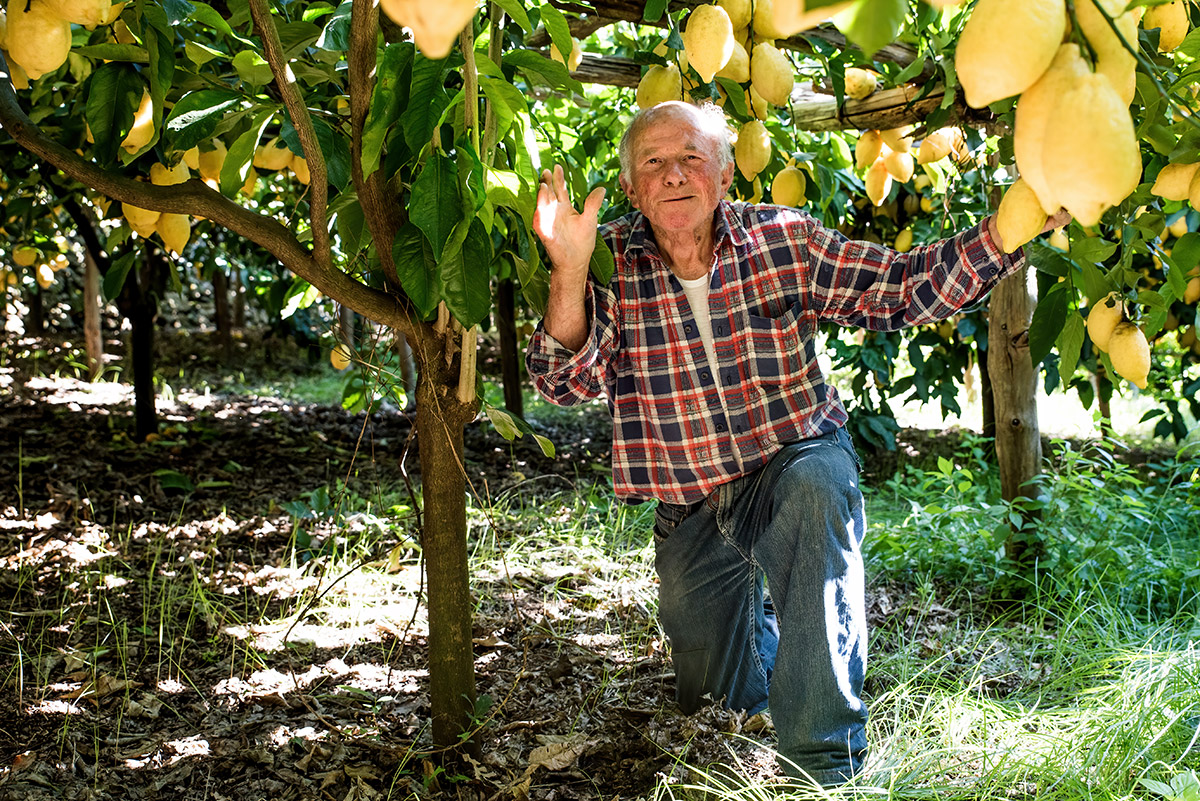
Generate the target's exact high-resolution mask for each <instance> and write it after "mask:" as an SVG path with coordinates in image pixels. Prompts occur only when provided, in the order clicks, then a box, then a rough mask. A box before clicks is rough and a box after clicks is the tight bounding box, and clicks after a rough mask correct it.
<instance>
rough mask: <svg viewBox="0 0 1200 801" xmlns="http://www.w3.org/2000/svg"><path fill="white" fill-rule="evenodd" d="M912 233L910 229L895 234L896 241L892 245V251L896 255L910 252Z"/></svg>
mask: <svg viewBox="0 0 1200 801" xmlns="http://www.w3.org/2000/svg"><path fill="white" fill-rule="evenodd" d="M912 246H913V232H912V229H911V228H905V229H904V230H903V231H901V232H900V233H898V234H896V241H895V242H893V243H892V249H893V250H895V251H896V252H897V253H907V252H908V251H910V250H912Z"/></svg>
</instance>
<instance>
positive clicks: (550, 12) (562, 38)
mask: <svg viewBox="0 0 1200 801" xmlns="http://www.w3.org/2000/svg"><path fill="white" fill-rule="evenodd" d="M541 12H542V24H543V25H545V26H546V32H547V33H549V34H550V41H551V42H553V43H554V46H555V47H556V48H558V52H559V53H560V54H561V55H562V57H563V58H564V59H565V58H567V56H569V55H571V48H572V43H571V26H569V25H568V24H567V18H566V17H564V16H563V13H562V12H561V11H559V10H558V9H557V8H555V7H554V6H552V5H550V4H549V3H543V4H542V6H541Z"/></svg>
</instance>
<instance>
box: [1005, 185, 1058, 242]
mask: <svg viewBox="0 0 1200 801" xmlns="http://www.w3.org/2000/svg"><path fill="white" fill-rule="evenodd" d="M1047 216H1048V215H1047V214H1046V212H1045V211H1044V210H1043V209H1042V206H1041V204H1040V203H1038V199H1037V195H1035V194H1033V190H1032V189H1030V188H1029V184H1027V183H1025V181H1024V180H1023V179H1021V178H1018V179H1017V180H1016V181H1014V182H1013V185H1012V186H1010V187H1009V188H1008V191H1006V192H1005V193H1004V197H1003V198H1001V200H1000V209H999V210H998V211H997V212H996V229H997V230H998V231H999V233H1000V241H1001V242H1002V243H1003V245H1004V252H1005V253H1012V252H1013V251H1014V250H1016V249H1017V248H1019V247H1021V246H1022V245H1024V244H1025V243H1026V242H1028V241H1030V240H1031V239H1033V238H1034V237H1035V236H1037V235H1038V234H1040V233H1041V232H1042V228H1043V227H1044V226H1045V225H1046V217H1047Z"/></svg>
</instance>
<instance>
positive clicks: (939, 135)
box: [917, 129, 950, 164]
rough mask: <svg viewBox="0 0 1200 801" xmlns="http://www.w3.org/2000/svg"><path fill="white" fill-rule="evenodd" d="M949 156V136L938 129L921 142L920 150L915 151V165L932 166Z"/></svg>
mask: <svg viewBox="0 0 1200 801" xmlns="http://www.w3.org/2000/svg"><path fill="white" fill-rule="evenodd" d="M949 155H950V136H949V134H947V133H946V132H945V131H944V130H942V129H938V130H936V131H933V132H932V133H930V134H928V135H926V137H925V138H924V139H922V140H921V148H920V150H918V151H917V163H918V164H932V163H934V162H935V161H941V160H942V159H944V158H946V156H949Z"/></svg>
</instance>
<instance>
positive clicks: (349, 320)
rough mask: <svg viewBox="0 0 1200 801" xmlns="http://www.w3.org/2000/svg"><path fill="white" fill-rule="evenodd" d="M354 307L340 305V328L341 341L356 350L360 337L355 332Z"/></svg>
mask: <svg viewBox="0 0 1200 801" xmlns="http://www.w3.org/2000/svg"><path fill="white" fill-rule="evenodd" d="M354 317H355V314H354V309H352V308H350V307H349V306H338V328H339V329H340V331H341V341H342V342H345V343H346V344H347V345H349V346H350V347H351V348H353V349H354V350H358V339H357V337H356V336H355V332H354Z"/></svg>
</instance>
